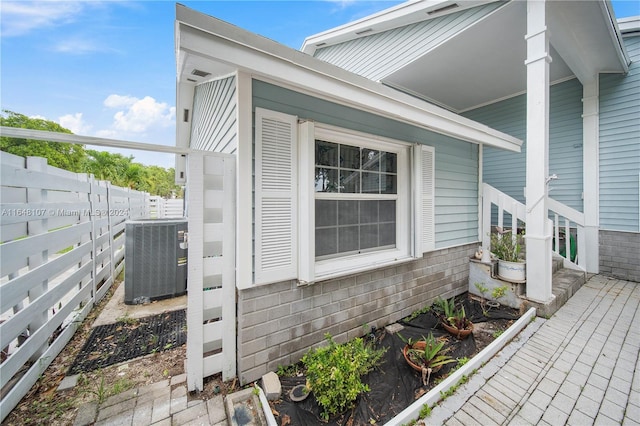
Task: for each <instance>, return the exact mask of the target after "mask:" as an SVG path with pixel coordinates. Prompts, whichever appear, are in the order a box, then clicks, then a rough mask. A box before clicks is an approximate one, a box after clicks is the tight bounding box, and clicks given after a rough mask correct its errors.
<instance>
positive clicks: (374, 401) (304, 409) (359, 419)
mask: <svg viewBox="0 0 640 426" xmlns="http://www.w3.org/2000/svg"><path fill="white" fill-rule="evenodd" d="M462 303H463V304H464V306H465V311H466V313H467V316H468V317H469V319H470V320H471V321H472V322H473V323H474V324H479V323H483V322H492V323H494V324H493V325H494V326H495V327H494V328H496V329H500V330H504V329H506V328H507V327H508V326H509V325H510V324H511V323H513V322H514V321H515V320H517V319H518V318H519V317H520V315H519V313H518V311H517V310H514V309H511V308H508V307H500V308H494V309H491V310H490V311H489V312H488V316H484V315H483V312H482V309H481V307H480V304H479V303H478V302H477V301H475V300H469V299H464V300H462ZM400 323H401V324H402V325H403V326H404V330H402V331H400V334H401V335H402V336H403V337H404V338H409V337H411V338H414V339H418V338H420V337H422V336H426V335H428V334H429V332H432V333H433V335H434V336H436V337H439V336H449V337H448V345H449V346H451V352H450V353H449V355H450V356H452V357H453V358H458V359H460V358H464V357H467V358H471V357H472V356H473V355H475V354H476V353H478V352H479V351H480V350H481V349H482V348H483V347H484V346H486V345H487V344H488V342H487V341H486V340H487V339H486V338H484V337H483V339H482V340H485V341H484V342H482V348H480V347H479V346H478V345H477V344H476V343H477V342H476V338H474V336H473V335H471V336H469V337H468V338H466V339H464V340H458V339H457V338H455V337H453V336H451V335H450V334H449V333H447V332H446V331H445V330H444V329H443V328H442V326H441V325H439V324H438V320H437V318H436V317H435V315H434V314H433V313H431V312H427V313H424V314H420V315H418V316H417V317H415V318H412V319H411V320H406V321H405V320H403V321H400ZM366 339H368V341H370V342H373V343H374V345H375V347H378V348H379V347H385V348H387V351H386V353H385V355H384V358H383V361H382V363H381V364H380V366H379V367H378V368H377V369H376V370H374V371H372V372H371V373H369V374H368V375H367V376H365V377H364V378H363V381H364V382H365V383H367V384H368V385H369V387H370V389H371V391H370V392H368V393H366V394H362V395H360V396H359V397H358V399H357V400H356V403H355V407H353V409H351V410H349V411H348V412H346V413H342V414H340V415H337V416H335V417H334V418H331V419H329V422H328V423H327V422H324V421H322V420H321V419H320V411H321V410H320V407H319V405H318V403H317V401H316V399H315V397H314V395H313V392H312V393H311V394H310V395H309V397H308V398H307V399H305V400H304V401H302V402H292V401H291V399H290V398H289V392H290V391H291V389H292V388H293V387H295V386H297V385H299V384H304V383H305V381H306V379H305V377H304V376H299V377H281V378H280V380H281V383H282V394H283V397H282V399H281V400H279V401H276V402H275V403H273V405H272V408H273V409H274V411H275V412H276V413H277V416H276V420H277V421H278V423H279V424H291V425H326V424H329V425H346V426H352V425H370V424H384V423H386V422H388V421H389V420H391V419H392V418H393V417H395V416H396V415H397V414H399V413H400V412H401V411H402V410H404V409H405V408H406V407H408V406H409V405H411V404H412V403H413V402H414V401H415V400H416V399H418V398H420V397H421V396H422V395H424V394H425V393H426V392H428V391H429V390H430V389H432V388H433V387H434V386H435V385H436V384H437V383H438V381H437V380H438V379H439V378H440V379H441V378H443V377H446V376H447V375H448V374H449V373H450V372H451V371H452V370H454V369H455V368H456V363H451V364H448V365H445V366H443V368H442V369H441V370H440V371H439V372H438V373H437V374H436V375H435V377H434V376H432V377H431V382H430V383H429V384H428V386H423V384H422V376H421V374H420V373H418V372H416V371H415V370H413V369H412V368H411V367H410V366H409V365H408V364H407V362H406V361H405V359H404V357H403V355H402V348H403V347H404V345H405V343H404V342H403V341H402V340H401V339H400V338H399V337H398V335H397V334H388V333H386V332H385V331H384V330H376V331H375V333H372V334H370V335H369V336H366ZM492 339H493V338H492V336H490V335H489V336H488V340H492ZM303 369H304V367H303V366H299V370H300V371H302V370H303ZM434 379H435V380H434ZM434 381H435V383H434Z"/></svg>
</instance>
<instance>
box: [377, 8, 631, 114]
mask: <svg viewBox="0 0 640 426" xmlns="http://www.w3.org/2000/svg"><path fill="white" fill-rule="evenodd" d="M547 4H548V12H547V16H548V22H547V27H548V28H549V30H550V33H551V36H550V44H551V49H550V55H551V57H552V63H551V65H550V81H551V82H555V81H561V80H564V79H567V78H570V77H572V76H574V75H575V76H577V77H578V78H579V79H580V80H581V81H582V82H583V83H584V82H585V81H589V80H592V79H594V78H595V77H596V76H597V73H599V72H617V73H620V72H625V71H626V69H625V58H624V54H621V53H620V52H621V50H620V47H619V45H618V46H617V45H616V43H618V39H617V32H616V31H615V29H614V28H613V24H612V23H610V22H607V19H609V20H610V18H609V15H608V14H609V8H608V7H607V3H605V2H603V1H553V2H548V3H547ZM525 33H526V2H520V1H515V2H511V3H509V4H507V5H506V6H504V7H502V8H500V9H499V10H497V11H496V12H494V13H493V14H491V15H490V16H488V17H486V18H485V19H484V20H481V21H479V22H477V23H476V24H475V25H472V26H470V27H468V28H466V29H465V30H464V31H462V32H460V33H459V34H458V35H456V36H455V37H453V38H452V39H450V40H448V41H447V42H445V43H443V44H442V45H440V46H438V47H437V48H435V49H433V50H431V51H430V52H428V53H427V54H425V55H423V56H422V57H420V58H418V59H417V60H415V61H414V62H412V63H410V64H409V65H407V66H406V67H404V68H402V69H400V70H398V71H396V72H394V73H393V74H390V75H389V76H387V77H385V78H384V79H383V80H382V82H383V83H384V84H387V85H389V86H391V87H394V88H396V89H399V90H401V91H404V92H407V93H409V94H412V95H414V96H417V97H420V98H423V99H425V100H428V101H430V102H434V103H436V104H437V105H440V106H443V107H445V108H447V109H450V110H452V111H455V112H464V111H466V110H469V109H473V108H476V107H478V106H481V105H484V104H487V103H491V102H494V101H496V100H500V99H504V98H507V97H510V96H514V95H517V94H520V93H524V91H525V88H526V67H525V65H524V62H525V59H526V41H525V38H524V37H525Z"/></svg>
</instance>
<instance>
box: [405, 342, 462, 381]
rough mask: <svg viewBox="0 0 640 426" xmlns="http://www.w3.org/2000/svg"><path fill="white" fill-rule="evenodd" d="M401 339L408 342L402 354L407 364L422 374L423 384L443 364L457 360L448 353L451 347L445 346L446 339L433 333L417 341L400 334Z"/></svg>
mask: <svg viewBox="0 0 640 426" xmlns="http://www.w3.org/2000/svg"><path fill="white" fill-rule="evenodd" d="M398 336H399V337H400V339H401V340H402V341H403V342H405V343H406V345H405V346H404V348H403V349H402V355H404V359H405V360H406V361H407V364H409V366H411V368H413V369H414V370H416V371H418V372H420V373H421V374H422V384H423V385H424V386H427V385H428V384H429V379H430V378H431V374H433V373H436V372H438V371H439V370H440V369H441V368H442V366H443V365H446V364H449V363H452V362H455V361H456V360H455V359H453V358H451V357H450V356H449V355H447V352H449V348H445V347H444V345H445V343H446V340H445V339H442V338H440V339H437V338H435V337H434V336H433V333H429V335H428V336H427V337H424V336H423V337H422V338H421V339H419V340H417V341H413V340H412V339H408V340H405V339H404V338H403V337H402V336H401V335H400V334H398Z"/></svg>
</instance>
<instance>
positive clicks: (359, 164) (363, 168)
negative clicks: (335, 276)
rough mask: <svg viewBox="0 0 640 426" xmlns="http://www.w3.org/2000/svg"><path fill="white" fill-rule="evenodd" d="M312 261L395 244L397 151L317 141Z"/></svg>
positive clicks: (389, 246) (390, 246) (392, 246)
mask: <svg viewBox="0 0 640 426" xmlns="http://www.w3.org/2000/svg"><path fill="white" fill-rule="evenodd" d="M314 188H315V194H316V196H315V222H316V223H315V240H316V241H315V255H316V259H318V260H321V259H330V258H333V257H338V256H343V255H349V254H360V253H366V252H370V251H375V250H380V249H389V248H396V228H397V220H396V218H397V214H396V210H397V204H398V203H397V199H398V155H397V154H396V153H395V152H387V151H384V150H381V149H372V148H367V147H361V146H354V145H349V144H346V143H344V144H342V143H335V142H329V141H325V140H320V139H316V140H315V182H314Z"/></svg>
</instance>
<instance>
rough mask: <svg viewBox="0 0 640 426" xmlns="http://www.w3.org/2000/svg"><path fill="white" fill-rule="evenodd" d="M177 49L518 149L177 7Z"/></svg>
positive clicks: (495, 134)
mask: <svg viewBox="0 0 640 426" xmlns="http://www.w3.org/2000/svg"><path fill="white" fill-rule="evenodd" d="M177 16H178V18H177V19H179V20H181V25H180V26H179V31H180V43H181V46H180V49H181V50H184V51H187V52H189V53H191V54H194V55H199V56H201V57H203V58H207V59H209V60H211V61H214V62H220V63H224V64H227V65H229V66H232V67H235V68H237V69H238V70H240V71H243V72H247V73H249V74H251V75H252V76H253V77H255V78H262V79H264V80H267V81H273V82H277V83H280V84H282V85H284V86H285V87H293V88H296V89H298V90H302V91H303V92H304V93H309V94H313V95H314V96H317V97H320V98H323V99H327V100H330V101H333V102H336V103H339V104H342V105H346V106H351V107H353V108H356V109H359V110H362V111H367V112H371V113H373V114H376V115H380V116H384V117H388V118H391V119H394V120H396V121H400V122H404V123H408V124H411V125H414V126H416V127H420V128H424V129H427V130H431V131H433V132H436V133H440V134H444V135H447V136H451V137H453V138H456V139H461V140H464V141H468V142H472V143H478V144H486V145H489V146H493V147H496V148H501V149H506V150H509V151H515V152H519V151H520V147H521V145H522V141H521V140H520V139H518V138H515V137H513V136H511V135H507V134H505V133H502V132H499V131H497V130H495V129H492V128H490V127H488V126H486V125H484V124H481V123H478V122H475V121H473V120H470V119H467V118H464V117H461V116H459V115H457V114H454V113H452V112H450V111H447V110H445V109H443V108H440V107H437V106H435V105H431V104H428V103H426V102H424V101H421V100H419V99H415V98H413V97H411V96H409V95H406V94H403V93H400V92H398V91H396V90H394V89H392V88H389V87H385V86H384V85H382V84H380V83H376V82H374V81H371V80H369V79H366V78H364V77H360V76H357V75H355V74H353V73H350V72H348V71H346V70H343V69H342V68H339V67H337V66H335V65H331V64H328V63H326V62H323V61H320V60H318V59H315V58H313V57H310V56H308V55H306V54H304V53H301V52H299V51H297V50H294V49H291V48H288V47H286V46H283V45H280V44H278V43H276V42H274V41H272V40H269V39H266V38H264V37H260V36H257V35H255V34H252V33H250V32H248V31H245V30H242V29H240V28H238V27H235V26H233V25H231V24H228V23H226V22H223V21H220V20H218V19H216V18H212V17H210V16H206V15H203V14H201V13H198V12H195V11H192V10H190V9H187V8H185V7H184V6H178V8H177Z"/></svg>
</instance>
